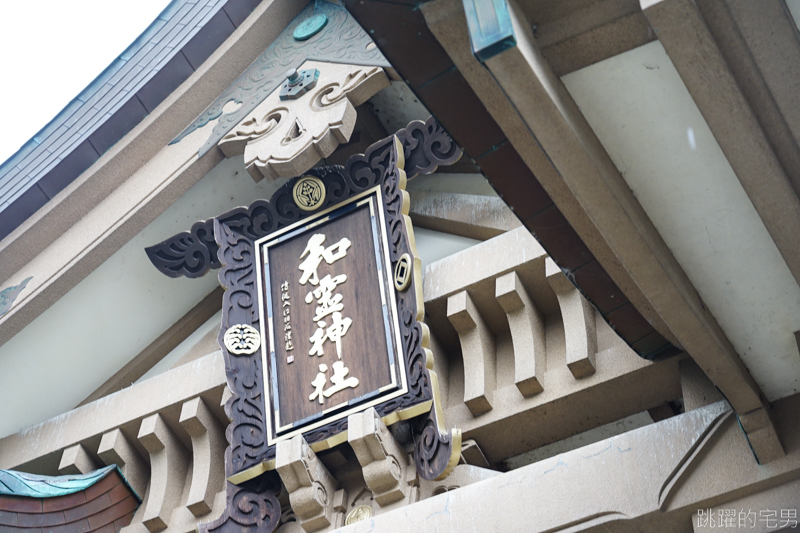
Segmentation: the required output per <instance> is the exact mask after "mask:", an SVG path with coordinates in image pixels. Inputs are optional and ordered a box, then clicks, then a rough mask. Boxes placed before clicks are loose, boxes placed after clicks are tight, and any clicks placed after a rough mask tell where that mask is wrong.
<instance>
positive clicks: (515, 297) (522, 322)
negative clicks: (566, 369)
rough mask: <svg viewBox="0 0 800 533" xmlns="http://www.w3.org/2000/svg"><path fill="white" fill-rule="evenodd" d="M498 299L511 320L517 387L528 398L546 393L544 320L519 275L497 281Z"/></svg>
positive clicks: (509, 321)
mask: <svg viewBox="0 0 800 533" xmlns="http://www.w3.org/2000/svg"><path fill="white" fill-rule="evenodd" d="M495 298H496V299H497V303H499V304H500V307H502V308H503V311H505V312H506V317H507V318H508V327H509V329H510V330H511V343H512V344H513V346H514V384H515V385H516V386H517V389H519V392H520V393H522V395H523V396H525V397H526V398H527V397H529V396H533V395H534V394H539V393H540V392H542V391H543V390H544V373H545V371H546V364H547V354H546V348H545V333H544V318H543V317H542V313H541V311H539V308H538V307H536V304H535V303H533V300H531V298H530V296H528V291H526V290H525V287H523V286H522V282H521V281H520V279H519V276H517V273H516V272H513V271H512V272H509V273H508V274H505V275H503V276H500V277H498V278H497V279H496V280H495Z"/></svg>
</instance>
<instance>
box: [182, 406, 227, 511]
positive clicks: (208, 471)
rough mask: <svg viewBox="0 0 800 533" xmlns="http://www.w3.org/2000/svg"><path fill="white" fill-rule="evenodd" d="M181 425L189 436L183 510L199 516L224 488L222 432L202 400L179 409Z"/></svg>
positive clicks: (223, 442)
mask: <svg viewBox="0 0 800 533" xmlns="http://www.w3.org/2000/svg"><path fill="white" fill-rule="evenodd" d="M180 423H181V426H183V428H184V429H185V430H186V432H187V433H189V435H190V436H191V437H192V484H191V487H189V497H188V499H187V501H186V508H187V509H189V511H191V513H192V514H193V515H194V516H197V517H200V516H203V515H205V514H207V513H210V512H211V509H212V508H213V507H214V497H215V496H216V494H217V492H219V491H220V490H222V489H223V488H224V482H223V480H224V479H225V465H224V464H223V462H222V461H220V460H219V458H220V457H224V455H225V447H226V446H227V445H228V441H226V440H225V430H224V429H223V428H222V424H220V423H219V421H218V420H217V418H216V417H215V416H214V414H213V413H212V412H211V411H210V410H209V408H208V406H206V404H205V403H204V402H203V400H202V399H201V398H194V399H193V400H189V401H188V402H185V403H184V404H183V407H182V408H181V418H180Z"/></svg>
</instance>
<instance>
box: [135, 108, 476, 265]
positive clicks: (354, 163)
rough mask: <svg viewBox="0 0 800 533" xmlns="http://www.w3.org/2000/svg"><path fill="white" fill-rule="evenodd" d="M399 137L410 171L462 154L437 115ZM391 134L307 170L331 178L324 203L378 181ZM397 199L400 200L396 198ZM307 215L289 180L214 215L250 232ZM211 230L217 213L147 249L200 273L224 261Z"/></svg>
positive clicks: (157, 260) (155, 257)
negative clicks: (343, 159) (268, 194)
mask: <svg viewBox="0 0 800 533" xmlns="http://www.w3.org/2000/svg"><path fill="white" fill-rule="evenodd" d="M396 137H397V138H398V139H400V141H401V142H402V143H403V152H404V154H405V159H406V165H405V171H406V173H407V175H408V176H414V175H416V174H430V173H432V172H435V171H436V169H437V168H438V167H439V166H447V165H452V164H453V163H455V162H456V161H458V159H459V158H460V157H461V149H460V148H459V147H458V145H456V143H454V142H453V140H452V139H450V137H449V136H448V135H447V132H446V131H445V130H444V128H442V126H441V125H440V124H439V123H438V122H436V120H435V119H434V118H433V117H430V118H429V119H428V120H427V121H425V122H422V121H419V120H415V121H414V122H411V123H410V124H409V125H408V126H407V127H405V128H403V129H401V130H399V131H398V132H397V133H396ZM391 139H392V138H391V137H387V138H386V139H383V140H381V141H378V142H376V143H375V144H373V145H371V146H370V147H369V148H368V149H367V151H366V152H365V153H364V154H363V155H354V156H352V157H351V158H350V159H348V161H347V163H346V165H345V167H344V168H343V167H339V166H334V167H326V168H320V169H315V170H314V171H312V172H309V174H313V175H316V176H318V177H321V178H325V177H327V179H329V180H330V181H331V184H330V185H327V184H326V187H329V188H328V191H329V194H328V198H327V201H326V203H325V205H326V206H328V205H333V204H336V203H338V202H340V201H341V200H343V199H344V198H347V197H348V196H349V195H350V194H351V193H352V192H354V191H358V192H361V191H364V190H366V189H368V188H370V187H373V186H375V185H376V184H377V183H378V180H379V179H380V178H381V176H382V172H383V170H385V168H386V167H385V165H387V164H388V159H387V158H388V154H389V151H390V148H391ZM384 186H388V184H385V185H384ZM393 201H394V202H395V204H396V202H397V198H394V200H393ZM395 207H396V206H395ZM305 215H306V213H304V212H303V211H301V210H300V209H299V208H298V207H297V206H296V205H295V203H294V201H293V200H292V194H291V186H289V185H284V186H283V187H281V188H280V189H279V190H278V191H277V192H276V193H275V195H273V197H272V199H270V201H269V202H267V201H264V200H259V201H257V202H254V203H253V204H251V205H250V207H247V208H245V207H239V208H237V209H234V210H232V211H229V212H227V213H225V214H224V215H221V216H219V217H216V218H217V219H219V220H222V221H224V222H225V223H226V224H228V225H229V226H230V227H232V228H234V227H235V228H237V231H241V232H243V234H246V235H248V236H249V237H251V238H257V237H262V236H264V235H268V234H269V233H271V232H273V231H275V230H276V229H279V228H281V227H284V226H286V225H288V224H291V223H294V222H297V221H298V220H300V218H302V217H303V216H305ZM395 226H396V227H395V228H394V231H393V232H390V235H395V236H396V235H397V228H398V227H400V226H402V224H401V221H398V222H396V223H395ZM213 231H214V219H209V220H205V221H200V222H197V223H195V224H194V225H193V226H192V229H191V230H190V231H185V232H183V233H179V234H177V235H174V236H172V237H170V238H168V239H166V240H165V241H163V242H160V243H158V244H155V245H153V246H151V247H149V248H146V249H145V251H146V252H147V256H148V257H149V258H150V261H151V262H152V263H153V265H155V267H156V268H157V269H158V270H159V271H160V272H162V273H164V274H166V275H167V276H170V277H173V278H177V277H180V276H186V277H188V278H198V277H200V276H202V275H204V274H205V273H206V272H208V271H209V270H211V269H217V268H219V267H220V263H219V260H218V259H217V244H216V242H215V241H214V235H213ZM395 259H396V257H394V256H393V257H392V260H393V261H394V260H395Z"/></svg>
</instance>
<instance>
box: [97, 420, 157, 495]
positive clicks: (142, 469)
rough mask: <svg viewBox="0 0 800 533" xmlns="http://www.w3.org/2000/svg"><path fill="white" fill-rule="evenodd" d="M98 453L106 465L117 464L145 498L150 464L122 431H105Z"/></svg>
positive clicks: (134, 487)
mask: <svg viewBox="0 0 800 533" xmlns="http://www.w3.org/2000/svg"><path fill="white" fill-rule="evenodd" d="M97 455H98V456H99V457H100V460H101V461H103V462H104V463H105V464H106V465H117V467H119V469H120V470H121V471H122V475H124V476H125V479H127V480H128V483H130V486H131V487H133V490H135V491H136V493H137V494H138V495H139V497H141V498H142V499H144V496H145V491H146V490H147V478H148V474H149V472H148V465H147V462H146V461H145V460H144V458H143V457H142V456H141V455H140V454H139V452H138V450H136V448H134V447H133V445H132V444H131V443H130V441H128V439H127V437H125V435H123V434H122V431H120V430H119V429H115V430H112V431H109V432H108V433H104V434H103V437H102V438H101V439H100V446H99V447H98V448H97Z"/></svg>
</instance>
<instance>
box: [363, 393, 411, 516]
mask: <svg viewBox="0 0 800 533" xmlns="http://www.w3.org/2000/svg"><path fill="white" fill-rule="evenodd" d="M347 428H348V437H347V439H348V441H349V442H350V446H351V447H352V448H353V451H354V452H355V454H356V457H357V458H358V462H359V464H361V468H362V473H363V475H364V481H366V483H367V486H368V487H369V489H370V490H371V491H372V494H373V496H374V498H375V501H376V502H377V503H378V505H380V506H381V507H385V506H387V505H390V504H392V503H395V502H398V501H400V500H403V499H405V498H406V497H408V496H410V495H412V493H413V488H414V487H413V482H414V480H416V475H415V471H414V469H413V468H409V459H408V454H407V453H406V452H405V450H403V447H402V446H401V445H400V443H399V442H397V439H395V437H394V435H392V433H391V432H390V431H389V429H388V428H387V427H386V424H384V423H383V421H382V420H381V419H380V417H379V416H378V413H377V412H376V411H375V409H374V408H370V409H368V410H366V411H364V412H362V413H355V414H352V415H350V416H349V417H348V418H347ZM409 471H410V472H409ZM408 474H412V475H411V476H409V475H408ZM408 477H411V478H412V482H411V484H409V482H408V481H407V478H408ZM408 503H412V502H410V501H409V502H408Z"/></svg>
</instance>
